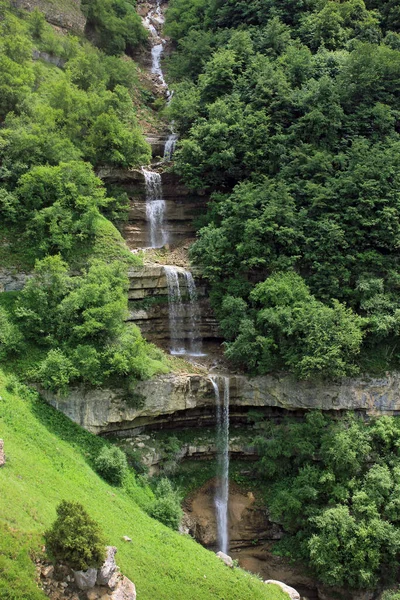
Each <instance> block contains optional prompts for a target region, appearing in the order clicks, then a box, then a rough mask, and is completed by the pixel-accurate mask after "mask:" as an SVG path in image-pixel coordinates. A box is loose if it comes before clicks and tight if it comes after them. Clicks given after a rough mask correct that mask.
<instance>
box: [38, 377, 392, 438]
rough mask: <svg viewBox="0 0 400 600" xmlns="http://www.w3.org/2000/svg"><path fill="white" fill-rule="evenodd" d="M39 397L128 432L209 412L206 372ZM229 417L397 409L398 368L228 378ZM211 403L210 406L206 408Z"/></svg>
mask: <svg viewBox="0 0 400 600" xmlns="http://www.w3.org/2000/svg"><path fill="white" fill-rule="evenodd" d="M45 397H46V398H47V400H48V401H49V402H50V404H52V405H53V406H54V407H55V408H57V409H59V410H61V411H62V412H63V413H64V414H66V415H67V416H68V417H70V418H71V419H72V420H73V421H75V422H76V423H79V424H80V425H82V426H83V427H85V428H86V429H88V430H89V431H92V432H93V433H111V432H113V433H115V434H117V435H118V434H119V435H129V434H131V433H132V432H134V431H137V430H140V428H141V427H145V426H150V427H152V426H157V427H163V426H168V424H169V423H170V424H171V426H173V427H179V426H185V427H187V426H196V427H198V426H201V424H202V422H206V420H207V419H209V420H212V419H213V418H214V417H213V415H214V406H215V399H214V390H213V387H212V384H211V381H210V379H209V378H208V377H207V376H206V375H197V374H179V375H177V374H171V375H163V376H160V377H156V378H154V379H151V380H149V381H144V382H140V383H139V384H138V385H137V387H136V389H135V393H134V394H131V395H130V396H124V394H123V392H122V391H121V390H107V389H103V390H85V389H83V388H80V389H75V390H73V391H72V392H71V393H70V394H69V395H68V396H65V397H58V396H55V395H53V394H50V393H48V392H45ZM230 406H231V417H232V420H234V419H235V416H236V415H237V416H238V418H239V417H240V415H243V414H244V412H245V411H246V410H247V409H248V408H251V407H257V408H270V409H280V410H283V411H305V410H309V409H320V410H326V411H345V410H352V411H358V412H363V413H365V414H368V415H384V414H386V415H397V414H400V373H391V374H388V375H386V376H385V377H382V378H369V377H359V378H357V379H350V378H347V379H343V380H340V381H337V382H332V383H329V382H316V381H314V382H301V381H298V380H296V379H295V378H294V377H292V376H290V375H284V374H283V375H275V376H272V375H271V376H267V377H256V378H253V379H250V378H248V377H244V376H239V375H234V376H231V377H230ZM211 407H212V410H210V408H211Z"/></svg>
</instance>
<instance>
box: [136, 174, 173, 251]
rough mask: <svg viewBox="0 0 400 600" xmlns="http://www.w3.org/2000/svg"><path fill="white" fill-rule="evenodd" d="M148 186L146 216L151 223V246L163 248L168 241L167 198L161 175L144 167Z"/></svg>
mask: <svg viewBox="0 0 400 600" xmlns="http://www.w3.org/2000/svg"><path fill="white" fill-rule="evenodd" d="M142 172H143V175H144V179H145V186H146V218H147V222H148V224H149V242H150V248H162V247H163V246H165V244H166V243H167V242H168V238H167V234H166V232H165V231H164V228H163V225H164V214H165V200H163V197H162V184H161V175H160V173H156V172H155V171H148V170H147V169H145V168H144V167H142Z"/></svg>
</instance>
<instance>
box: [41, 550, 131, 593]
mask: <svg viewBox="0 0 400 600" xmlns="http://www.w3.org/2000/svg"><path fill="white" fill-rule="evenodd" d="M116 552H117V549H116V548H115V547H114V546H107V557H106V560H105V562H104V563H103V565H102V567H101V568H100V569H94V568H91V569H88V570H87V571H72V570H71V569H70V568H69V567H67V566H66V565H65V564H61V563H57V564H56V565H55V566H54V565H52V564H49V563H47V562H42V561H41V560H40V559H37V560H36V570H37V581H38V584H39V586H40V587H41V588H42V590H43V591H44V593H45V594H46V595H47V596H48V597H49V598H50V599H51V600H83V599H85V600H136V589H135V585H134V583H133V582H132V581H131V580H130V579H128V578H127V577H125V576H124V575H122V574H121V572H120V570H119V567H118V566H117V565H116V563H115V554H116Z"/></svg>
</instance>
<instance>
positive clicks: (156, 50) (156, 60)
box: [151, 43, 167, 87]
mask: <svg viewBox="0 0 400 600" xmlns="http://www.w3.org/2000/svg"><path fill="white" fill-rule="evenodd" d="M163 50H164V43H161V44H156V45H155V46H153V47H152V49H151V58H152V65H151V72H152V73H154V75H157V77H158V79H159V80H160V83H161V85H162V86H164V87H167V84H166V81H165V79H164V74H163V72H162V69H161V56H162V53H163Z"/></svg>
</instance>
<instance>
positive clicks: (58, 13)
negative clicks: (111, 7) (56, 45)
mask: <svg viewBox="0 0 400 600" xmlns="http://www.w3.org/2000/svg"><path fill="white" fill-rule="evenodd" d="M11 4H12V5H13V6H15V7H16V8H23V9H24V10H28V11H32V10H34V9H35V8H38V9H39V10H40V11H41V12H43V13H44V14H45V17H46V20H47V21H48V22H49V23H51V24H52V25H56V26H58V27H61V28H63V29H66V30H68V31H71V30H72V31H76V32H79V33H83V32H84V30H85V25H86V17H85V16H84V14H83V12H82V11H81V0H69V2H63V3H59V4H57V3H56V2H54V1H52V0H11Z"/></svg>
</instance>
